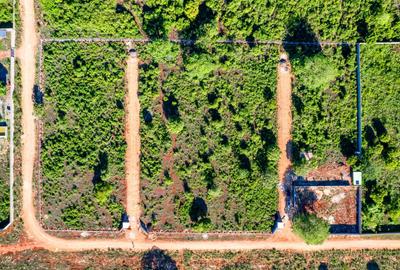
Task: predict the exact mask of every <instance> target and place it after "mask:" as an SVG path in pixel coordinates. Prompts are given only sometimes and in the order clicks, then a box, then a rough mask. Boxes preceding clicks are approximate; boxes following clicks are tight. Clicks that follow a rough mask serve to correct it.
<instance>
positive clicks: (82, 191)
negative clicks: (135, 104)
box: [39, 43, 126, 229]
mask: <svg viewBox="0 0 400 270" xmlns="http://www.w3.org/2000/svg"><path fill="white" fill-rule="evenodd" d="M125 58H126V51H125V48H124V45H122V44H118V43H101V44H99V43H97V44H93V43H89V44H82V43H62V44H61V43H49V44H46V45H45V47H44V70H45V78H46V83H45V98H44V100H45V102H44V104H43V105H39V108H40V110H41V115H42V121H43V122H44V135H43V138H42V139H43V143H42V151H41V160H42V175H43V187H42V188H43V204H44V205H43V208H44V212H43V214H44V215H45V216H44V223H45V225H46V226H47V227H51V228H53V227H55V228H58V229H60V228H65V227H68V228H73V229H83V228H86V229H87V228H92V229H95V228H105V227H117V226H118V224H119V221H120V217H121V214H122V211H123V209H122V205H121V200H122V199H123V198H124V194H123V193H122V192H121V191H122V190H123V186H122V183H123V182H124V154H125V148H126V147H125V140H124V137H123V132H124V105H123V104H124V68H125Z"/></svg>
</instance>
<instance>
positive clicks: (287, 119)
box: [277, 54, 292, 217]
mask: <svg viewBox="0 0 400 270" xmlns="http://www.w3.org/2000/svg"><path fill="white" fill-rule="evenodd" d="M277 104H278V114H277V121H278V146H279V150H280V152H281V154H280V158H279V167H278V174H279V181H280V188H279V213H280V215H281V217H284V216H286V211H285V205H286V194H285V190H286V184H287V183H286V182H287V181H286V177H287V174H288V170H289V169H290V166H291V162H290V155H291V149H290V140H291V128H292V112H291V107H292V74H291V70H290V64H289V60H288V57H287V55H286V54H282V55H281V60H280V63H279V66H278V88H277Z"/></svg>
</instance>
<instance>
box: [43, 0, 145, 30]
mask: <svg viewBox="0 0 400 270" xmlns="http://www.w3.org/2000/svg"><path fill="white" fill-rule="evenodd" d="M39 2H40V6H41V9H42V12H43V17H44V18H45V25H44V29H42V31H43V32H44V33H46V34H47V35H51V36H57V37H59V36H69V37H96V36H103V37H115V36H118V37H137V36H139V31H138V27H137V26H136V25H135V20H134V18H133V15H132V13H131V12H130V11H129V10H127V9H125V8H124V7H123V6H122V5H120V4H118V2H121V1H115V0H85V1H82V0H70V1H54V0H40V1H39Z"/></svg>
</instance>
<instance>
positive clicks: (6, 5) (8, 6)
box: [0, 0, 13, 28]
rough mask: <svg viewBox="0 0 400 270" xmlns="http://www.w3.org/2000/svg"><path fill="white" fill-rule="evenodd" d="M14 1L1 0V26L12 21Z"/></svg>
mask: <svg viewBox="0 0 400 270" xmlns="http://www.w3.org/2000/svg"><path fill="white" fill-rule="evenodd" d="M12 13H13V1H12V0H0V28H1V25H3V24H4V25H6V24H10V23H11V22H12Z"/></svg>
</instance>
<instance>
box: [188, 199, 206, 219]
mask: <svg viewBox="0 0 400 270" xmlns="http://www.w3.org/2000/svg"><path fill="white" fill-rule="evenodd" d="M207 211H208V208H207V204H206V202H205V201H204V199H202V198H200V197H196V198H195V199H194V200H193V203H192V206H191V208H190V213H189V215H190V220H191V221H193V222H197V221H199V219H201V218H204V217H206V216H207Z"/></svg>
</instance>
